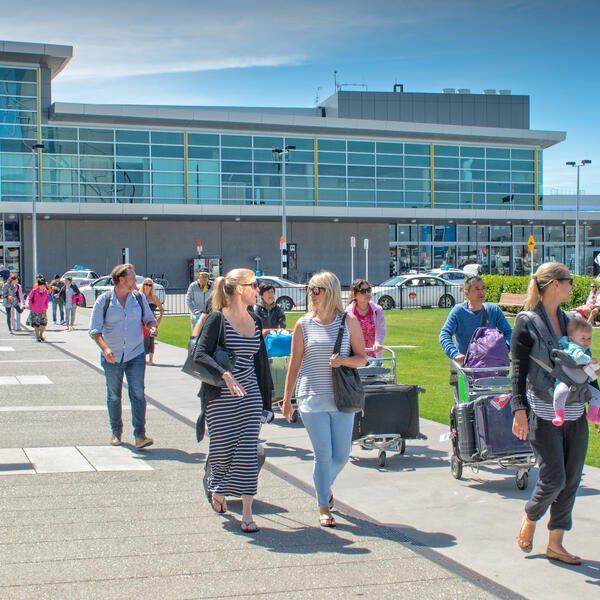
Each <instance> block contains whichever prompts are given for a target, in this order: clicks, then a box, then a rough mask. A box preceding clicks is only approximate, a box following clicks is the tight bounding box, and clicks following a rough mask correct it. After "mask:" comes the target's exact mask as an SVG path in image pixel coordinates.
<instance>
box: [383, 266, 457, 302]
mask: <svg viewBox="0 0 600 600" xmlns="http://www.w3.org/2000/svg"><path fill="white" fill-rule="evenodd" d="M372 299H373V302H377V304H379V305H380V306H381V308H383V309H384V310H388V309H390V308H418V307H432V306H437V307H439V308H452V307H453V306H454V305H455V304H456V303H457V302H464V299H465V294H464V290H463V289H462V287H460V286H458V285H452V284H451V283H449V282H448V281H444V280H443V279H441V278H440V277H436V276H434V275H427V274H417V275H398V276H397V277H392V278H391V279H388V280H387V281H384V282H383V283H382V284H380V285H378V286H376V287H374V288H373V292H372Z"/></svg>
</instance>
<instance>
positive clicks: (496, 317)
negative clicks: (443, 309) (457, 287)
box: [439, 275, 512, 385]
mask: <svg viewBox="0 0 600 600" xmlns="http://www.w3.org/2000/svg"><path fill="white" fill-rule="evenodd" d="M465 296H466V297H467V299H468V301H467V302H463V303H462V304H457V305H456V306H455V307H454V308H453V309H452V310H451V311H450V314H449V315H448V318H447V319H446V322H445V323H444V325H443V327H442V330H441V331H440V337H439V341H440V346H441V347H442V350H443V351H444V354H445V355H446V356H447V357H448V358H450V359H452V360H454V361H456V362H457V363H458V364H459V365H462V364H463V363H464V360H465V354H466V353H467V349H468V347H469V342H470V341H471V338H472V337H473V333H475V330H476V329H477V328H478V327H481V323H482V321H483V310H482V309H483V307H484V300H485V283H484V282H483V279H481V277H479V275H475V276H473V277H469V278H468V279H467V280H466V281H465ZM485 312H486V327H491V328H492V329H498V330H499V331H500V332H501V333H502V334H503V335H504V339H505V340H506V345H507V346H508V347H509V348H510V336H511V334H512V328H511V326H510V325H509V324H508V321H507V320H506V317H505V316H504V314H503V313H502V311H501V310H500V307H499V306H497V305H496V304H490V303H489V302H487V303H485ZM450 373H451V375H450V383H451V384H452V385H456V373H455V371H454V370H453V369H452V367H450Z"/></svg>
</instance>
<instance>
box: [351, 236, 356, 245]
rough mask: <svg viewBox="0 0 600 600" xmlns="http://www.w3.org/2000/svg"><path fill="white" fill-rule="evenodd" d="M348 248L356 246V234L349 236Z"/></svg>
mask: <svg viewBox="0 0 600 600" xmlns="http://www.w3.org/2000/svg"><path fill="white" fill-rule="evenodd" d="M350 248H356V236H354V235H351V236H350Z"/></svg>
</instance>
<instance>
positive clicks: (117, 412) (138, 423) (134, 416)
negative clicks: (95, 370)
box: [101, 352, 146, 437]
mask: <svg viewBox="0 0 600 600" xmlns="http://www.w3.org/2000/svg"><path fill="white" fill-rule="evenodd" d="M101 363H102V367H103V368H104V373H105V374H106V393H107V400H106V403H107V405H108V418H109V420H110V429H111V431H112V432H113V434H114V435H121V434H122V433H123V420H122V418H121V394H122V392H123V374H125V378H126V379H127V386H128V387H129V400H130V401H131V421H132V422H133V435H134V436H135V437H142V436H144V435H146V396H145V395H144V375H145V373H146V357H145V355H144V353H143V352H142V354H139V355H138V356H136V357H135V358H132V359H131V360H127V361H123V362H120V363H109V362H107V361H106V359H105V358H104V355H103V356H102V359H101Z"/></svg>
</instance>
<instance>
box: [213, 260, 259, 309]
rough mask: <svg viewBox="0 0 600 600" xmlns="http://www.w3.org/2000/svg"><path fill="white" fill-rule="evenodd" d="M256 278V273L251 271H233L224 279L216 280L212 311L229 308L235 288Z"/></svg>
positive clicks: (218, 278)
mask: <svg viewBox="0 0 600 600" xmlns="http://www.w3.org/2000/svg"><path fill="white" fill-rule="evenodd" d="M253 277H254V272H253V271H251V270H250V269H232V270H231V271H229V273H227V275H225V276H224V277H223V276H221V277H217V278H216V279H215V291H214V293H213V297H212V302H211V304H212V309H213V310H221V309H222V308H224V307H226V306H229V305H230V304H231V301H232V300H233V294H234V292H235V288H236V286H238V285H241V284H243V283H247V282H248V280H249V279H252V278H253Z"/></svg>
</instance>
